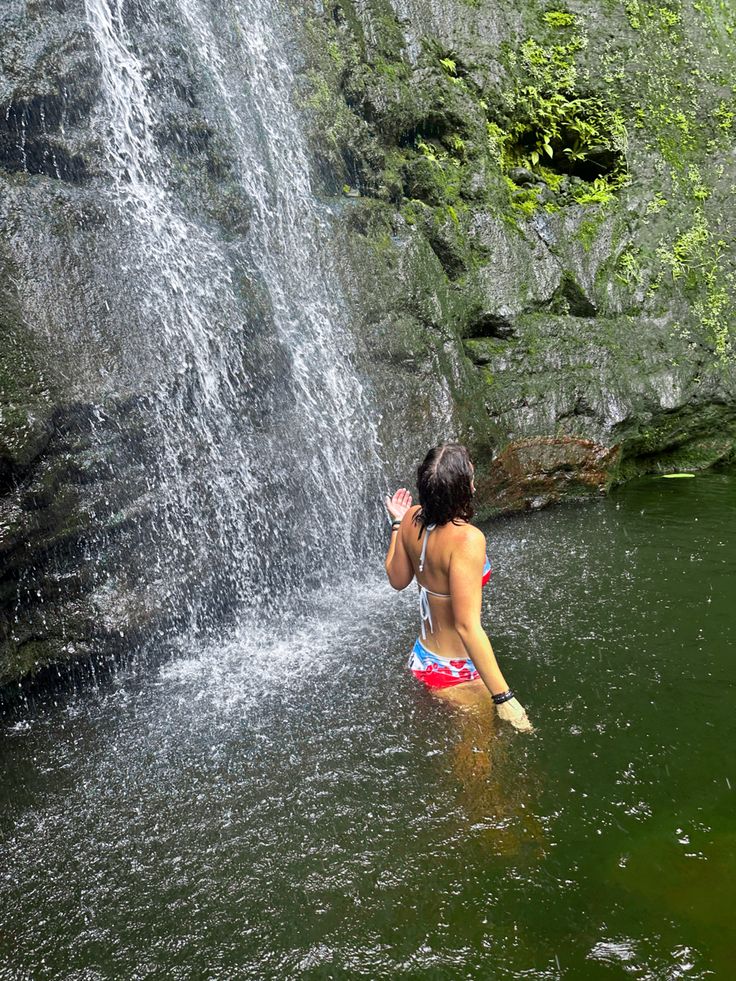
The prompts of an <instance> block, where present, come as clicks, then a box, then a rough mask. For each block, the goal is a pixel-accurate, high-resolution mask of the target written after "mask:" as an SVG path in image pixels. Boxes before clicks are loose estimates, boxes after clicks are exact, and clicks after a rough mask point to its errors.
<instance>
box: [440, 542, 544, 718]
mask: <svg viewBox="0 0 736 981" xmlns="http://www.w3.org/2000/svg"><path fill="white" fill-rule="evenodd" d="M485 557H486V541H485V536H484V535H483V533H482V532H481V531H480V530H479V529H477V528H473V527H472V526H470V527H468V534H467V539H466V541H465V542H464V543H463V544H462V546H461V547H460V548H458V549H456V550H454V551H453V553H452V556H451V558H450V569H449V579H450V602H451V603H452V614H453V617H454V619H455V629H456V630H457V632H458V633H459V634H460V639H461V640H462V642H463V644H464V645H465V650H466V651H467V652H468V657H469V658H470V660H471V661H472V662H473V664H474V665H475V667H476V668H477V670H478V674H479V675H480V676H481V678H482V679H483V683H484V684H485V686H486V688H487V689H488V691H489V692H490V693H491V695H501V694H503V693H504V692H508V691H509V686H508V684H507V683H506V679H505V678H504V676H503V673H502V672H501V669H500V668H499V666H498V661H497V660H496V655H495V654H494V653H493V648H492V647H491V642H490V640H489V639H488V635H487V634H486V632H485V630H484V629H483V627H482V625H481V622H480V611H481V605H482V589H483V587H482V585H481V583H482V579H483V566H484V563H485ZM509 694H511V693H509ZM496 710H497V712H498V714H499V716H500V717H501V718H502V719H506V720H507V721H508V722H510V723H511V724H512V725H513V726H514V727H515V728H516V729H520V730H522V731H523V732H528V731H530V730H531V728H532V724H531V722H529V719H528V718H527V714H526V712H525V711H524V708H523V706H522V705H521V704H520V703H519V702H518V700H517V699H516V697H515V696H513V697H509V698H508V700H506V701H504V702H502V703H501V704H498V705H496Z"/></svg>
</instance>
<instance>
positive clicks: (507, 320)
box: [303, 0, 736, 513]
mask: <svg viewBox="0 0 736 981" xmlns="http://www.w3.org/2000/svg"><path fill="white" fill-rule="evenodd" d="M735 32H736V11H734V9H733V7H732V5H730V4H728V3H726V2H718V0H713V2H711V0H706V2H692V3H690V2H682V0H663V2H661V3H659V2H658V3H646V2H643V0H606V2H602V3H599V4H589V3H583V2H580V3H576V2H570V3H564V4H563V3H555V2H548V3H544V2H537V0H513V2H509V0H394V2H389V0H361V2H350V0H333V2H331V3H328V4H325V5H324V6H323V7H322V8H321V9H320V10H319V12H316V13H315V14H314V15H313V16H312V17H311V18H310V19H309V23H308V37H309V39H310V42H311V44H310V48H309V50H310V51H311V60H310V63H309V64H308V65H306V66H305V72H304V79H303V82H304V85H303V101H304V104H305V106H306V108H307V109H308V111H309V113H310V117H311V120H312V125H313V136H314V148H315V154H316V157H317V160H318V164H319V173H320V175H321V178H322V181H323V184H324V187H325V189H326V190H327V191H329V192H332V193H335V194H337V193H340V192H342V194H343V196H344V202H343V207H342V209H341V210H342V215H341V219H340V223H339V225H340V234H341V236H342V237H343V242H344V244H343V248H344V253H345V254H346V255H347V256H348V257H349V261H348V262H346V263H345V265H344V267H343V268H344V270H345V273H346V289H347V290H348V291H349V292H350V294H351V296H352V297H353V299H354V302H355V308H356V311H357V314H356V316H357V318H359V320H360V323H361V325H362V326H361V327H360V332H361V333H362V335H363V336H364V337H366V338H367V339H368V343H369V345H370V348H371V352H372V355H373V358H374V361H375V364H376V365H377V375H378V376H379V377H381V376H382V377H383V385H384V389H383V392H384V394H383V396H382V401H384V403H385V404H387V405H389V406H392V407H394V409H395V411H398V412H405V413H407V416H408V419H409V421H410V426H411V419H412V417H413V415H414V414H415V413H421V412H423V411H425V410H426V407H427V403H428V400H431V399H434V400H435V401H439V402H443V401H444V402H445V403H446V405H447V408H448V413H449V415H448V429H449V430H451V431H452V432H453V434H455V435H457V436H458V437H459V438H461V439H465V440H467V441H468V442H470V443H472V444H473V446H474V448H475V452H476V455H477V456H478V459H479V460H482V461H483V463H484V468H483V469H484V479H483V480H482V481H481V482H480V493H481V494H482V496H483V506H484V509H485V512H486V513H490V512H496V511H499V510H509V509H511V510H517V509H525V508H530V507H539V506H542V505H544V504H547V503H549V502H551V501H554V500H557V499H560V498H564V497H569V496H576V497H577V496H580V495H583V496H584V495H586V494H590V493H597V492H598V491H599V490H601V489H605V488H606V487H608V486H609V485H610V484H611V483H613V482H615V481H620V480H624V479H626V478H628V477H631V476H634V475H636V474H641V473H648V472H655V473H658V472H667V471H672V470H676V469H682V468H688V469H689V468H698V467H703V466H707V465H710V464H713V463H715V462H716V461H720V460H724V459H728V458H729V457H731V456H732V455H733V452H734V446H735V445H736V444H735V438H736V403H735V402H734V395H735V394H736V387H735V386H736V374H735V372H734V357H733V354H734V351H733V344H732V336H733V335H732V332H733V329H734V322H735V320H734V313H735V309H736V308H735V306H734V303H735V301H736V293H735V292H734V289H735V285H736V280H735V278H734V272H735V266H734V245H735V242H734V227H735V226H734V221H733V216H732V213H731V208H730V204H729V202H730V201H731V200H732V197H733V193H734V189H735V188H736V124H735V119H736V99H735V97H734V93H735V89H734V86H733V78H734V64H735V62H736V45H734V33H735ZM380 384H381V382H380V381H379V385H380ZM391 438H392V437H389V439H391ZM393 439H394V442H395V437H393ZM397 476H398V474H397Z"/></svg>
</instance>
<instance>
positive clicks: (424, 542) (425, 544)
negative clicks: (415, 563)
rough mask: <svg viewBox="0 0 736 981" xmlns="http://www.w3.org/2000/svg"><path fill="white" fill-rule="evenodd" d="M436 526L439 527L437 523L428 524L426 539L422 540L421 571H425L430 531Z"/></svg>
mask: <svg viewBox="0 0 736 981" xmlns="http://www.w3.org/2000/svg"><path fill="white" fill-rule="evenodd" d="M436 527H437V525H436V524H435V525H427V530H426V532H425V533H424V541H423V542H422V553H421V555H420V556H419V571H420V572H424V559H425V557H426V555H427V539H428V538H429V533H430V531H432V529H433V528H436Z"/></svg>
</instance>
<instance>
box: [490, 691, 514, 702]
mask: <svg viewBox="0 0 736 981" xmlns="http://www.w3.org/2000/svg"><path fill="white" fill-rule="evenodd" d="M512 698H514V693H513V691H512V690H511V689H510V688H509V690H508V691H502V692H500V693H499V694H498V695H494V696H493V704H494V705H503V703H504V702H508V701H510V700H511V699H512Z"/></svg>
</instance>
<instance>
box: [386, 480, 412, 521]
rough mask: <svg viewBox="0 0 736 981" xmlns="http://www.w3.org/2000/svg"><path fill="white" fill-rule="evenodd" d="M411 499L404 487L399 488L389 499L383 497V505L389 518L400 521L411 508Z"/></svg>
mask: <svg viewBox="0 0 736 981" xmlns="http://www.w3.org/2000/svg"><path fill="white" fill-rule="evenodd" d="M411 501H412V497H411V494H410V493H409V491H408V490H407V489H406V487H400V488H399V489H398V490H397V491H396V493H395V494H393V495H392V496H391V497H389V496H388V494H387V495H386V496H385V497H384V499H383V503H384V504H385V505H386V510H387V511H388V513H389V514H390V515H391V518H392V519H393V518H397V519H398V520H401V519H402V518H403V517H404V515H405V514H406V512H407V511H408V510H409V508H410V507H411Z"/></svg>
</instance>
